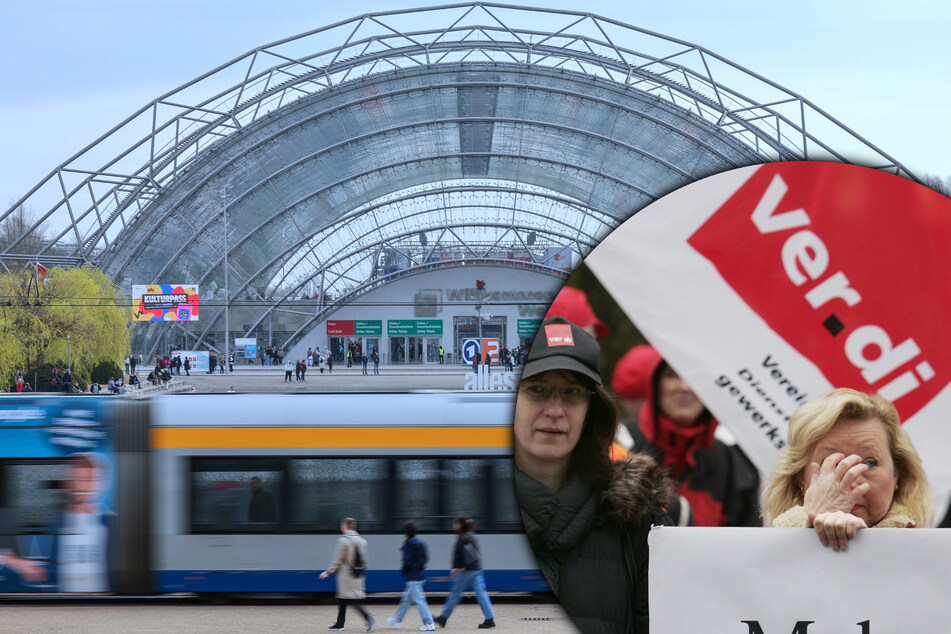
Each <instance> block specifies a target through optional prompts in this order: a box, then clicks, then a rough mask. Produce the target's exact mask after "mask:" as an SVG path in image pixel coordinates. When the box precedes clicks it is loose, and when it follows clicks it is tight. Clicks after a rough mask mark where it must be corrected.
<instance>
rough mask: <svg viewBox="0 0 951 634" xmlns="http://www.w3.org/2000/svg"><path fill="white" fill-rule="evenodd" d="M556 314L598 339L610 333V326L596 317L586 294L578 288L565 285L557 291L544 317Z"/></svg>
mask: <svg viewBox="0 0 951 634" xmlns="http://www.w3.org/2000/svg"><path fill="white" fill-rule="evenodd" d="M556 316H560V317H564V318H565V319H567V320H568V321H570V322H571V323H573V324H576V325H578V326H580V327H581V328H583V329H584V330H585V331H586V332H587V333H588V334H589V335H591V336H592V337H596V338H598V339H603V338H604V337H607V336H608V335H610V334H611V327H610V326H608V324H606V323H605V322H603V321H601V320H600V319H598V316H597V315H595V313H594V309H593V308H591V304H590V303H589V302H588V296H587V294H585V292H584V291H583V290H581V289H579V288H574V287H572V286H565V287H563V288H562V289H561V291H559V292H558V295H556V296H555V301H553V302H552V304H551V307H549V309H548V312H547V313H546V314H545V318H546V319H547V318H548V317H556Z"/></svg>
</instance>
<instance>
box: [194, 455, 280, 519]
mask: <svg viewBox="0 0 951 634" xmlns="http://www.w3.org/2000/svg"><path fill="white" fill-rule="evenodd" d="M191 476H192V483H191V484H192V486H191V488H192V514H191V518H192V521H191V525H192V532H193V533H209V532H214V533H266V532H275V531H277V530H278V529H279V528H280V516H281V508H282V496H283V489H284V474H283V471H282V470H281V465H280V462H279V461H278V460H276V459H272V458H194V459H193V460H192V474H191Z"/></svg>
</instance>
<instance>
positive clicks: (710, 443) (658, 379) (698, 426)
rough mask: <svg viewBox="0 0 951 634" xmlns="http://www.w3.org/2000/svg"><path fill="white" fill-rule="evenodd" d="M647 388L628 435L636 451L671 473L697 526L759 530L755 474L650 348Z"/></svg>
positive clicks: (673, 373) (685, 384) (667, 365)
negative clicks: (757, 527) (749, 527)
mask: <svg viewBox="0 0 951 634" xmlns="http://www.w3.org/2000/svg"><path fill="white" fill-rule="evenodd" d="M644 354H645V356H648V357H649V361H648V362H647V363H645V369H646V374H647V376H649V377H650V384H649V387H648V392H647V395H646V397H645V399H644V402H643V405H641V409H640V411H639V412H638V414H637V416H638V418H637V425H636V426H633V429H631V435H632V436H633V437H634V450H635V451H644V452H647V453H649V454H650V455H652V456H653V457H654V459H655V460H656V461H657V463H658V464H660V465H662V466H663V467H665V468H666V469H668V470H669V472H670V474H671V476H672V477H673V479H674V480H675V481H676V482H677V485H678V491H677V492H678V494H679V495H680V496H681V497H682V498H683V499H685V500H686V501H687V503H688V504H689V507H690V511H691V512H692V513H693V521H694V523H695V524H696V525H697V526H761V525H762V523H761V520H760V510H759V500H758V497H759V486H760V480H759V472H757V470H756V467H754V466H753V464H752V463H751V462H750V461H749V458H747V457H746V455H745V454H744V453H743V452H742V450H741V449H740V448H739V447H738V446H737V445H736V444H735V443H733V444H731V443H727V442H725V441H723V440H721V439H720V438H718V437H717V427H718V424H719V423H718V421H717V419H716V418H714V417H713V415H712V414H711V413H710V411H709V410H707V408H706V406H705V405H704V404H703V402H702V401H701V400H700V399H699V398H698V397H697V395H696V394H694V392H693V390H691V389H690V386H689V385H688V384H687V382H686V381H684V380H683V379H682V378H681V377H680V375H678V374H677V371H676V370H674V369H673V367H671V366H670V364H668V363H667V362H666V361H665V360H664V359H663V358H662V357H661V356H660V354H659V353H658V352H657V351H656V350H654V349H653V348H649V349H648V350H645V351H644Z"/></svg>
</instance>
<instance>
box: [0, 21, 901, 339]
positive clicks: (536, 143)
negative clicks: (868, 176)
mask: <svg viewBox="0 0 951 634" xmlns="http://www.w3.org/2000/svg"><path fill="white" fill-rule="evenodd" d="M421 14H425V16H423V15H421ZM423 17H425V19H421V18H423ZM434 23H438V24H440V26H439V27H438V28H429V29H423V30H420V29H419V25H420V24H434ZM795 159H821V160H839V161H849V162H857V163H861V164H864V165H869V166H873V167H879V168H882V169H888V170H890V171H893V172H894V173H897V174H900V175H904V176H910V175H909V174H908V173H907V171H906V170H904V168H903V167H902V166H901V165H900V164H898V163H897V162H895V161H894V160H892V159H891V158H890V157H888V156H886V155H884V154H883V153H881V152H880V151H878V150H877V149H876V148H875V147H874V146H872V145H870V144H868V143H867V142H865V141H864V140H863V139H861V138H860V137H858V136H857V135H855V134H853V133H852V132H851V131H849V130H848V129H847V128H846V127H844V126H842V125H841V124H839V123H838V122H837V121H835V120H834V119H832V118H831V117H828V116H827V115H825V113H823V112H822V111H821V110H819V109H818V108H815V107H814V106H813V105H812V104H811V103H809V102H808V101H806V100H805V99H803V98H801V97H799V96H797V95H794V94H792V93H790V92H788V91H786V90H784V89H782V88H781V87H779V86H777V85H775V84H773V83H771V82H769V81H768V80H765V79H763V78H761V77H759V76H757V75H755V74H753V73H750V72H749V71H746V70H745V69H743V68H741V67H738V66H736V65H734V64H731V63H730V62H728V61H727V60H724V59H722V58H720V57H718V56H717V55H715V54H713V53H711V52H709V51H707V50H705V49H703V48H701V47H697V46H695V45H692V44H689V43H686V42H682V41H678V40H675V39H672V38H667V37H664V36H660V35H658V34H654V33H650V32H648V31H644V30H641V29H638V28H636V27H633V26H630V25H625V24H621V23H618V22H615V21H612V20H609V19H605V18H602V17H598V16H594V15H590V14H584V13H575V12H567V11H548V10H541V9H535V8H522V7H513V6H509V5H498V4H489V3H476V4H460V5H451V6H446V7H435V8H428V9H411V10H406V11H395V12H389V13H379V14H371V15H365V16H360V17H357V18H354V19H352V20H348V21H345V22H341V23H338V24H334V25H330V26H327V27H323V28H321V29H316V30H314V31H310V32H307V33H304V34H301V35H298V36H295V37H293V38H288V39H286V40H282V41H280V42H275V43H272V44H269V45H267V46H264V47H261V48H259V49H255V50H254V51H250V52H249V53H247V54H246V55H243V56H241V57H239V58H237V59H235V60H233V61H231V62H229V63H228V64H225V65H223V66H221V67H219V68H217V69H215V70H213V71H211V72H209V73H207V74H206V75H203V76H202V77H199V78H196V79H195V80H194V81H192V82H189V83H188V84H186V85H184V86H182V87H181V88H179V89H177V90H175V91H172V92H171V93H169V94H167V95H164V96H162V97H159V98H158V99H156V100H155V101H153V102H152V103H150V104H149V105H147V106H146V107H144V108H143V109H142V110H140V111H139V112H137V113H136V114H134V115H132V116H131V117H129V118H128V119H127V120H126V121H124V122H122V123H121V124H119V125H118V126H116V127H115V128H114V129H113V130H111V131H110V132H109V133H107V134H106V135H104V136H103V137H101V138H100V139H98V140H97V141H96V142H94V143H93V144H91V145H90V146H89V147H87V148H86V149H85V150H83V151H82V152H80V153H79V154H77V155H76V156H74V157H72V158H71V159H69V160H68V161H67V162H65V163H64V164H63V165H61V166H60V167H59V168H58V169H57V170H54V172H52V173H51V174H50V175H49V176H48V177H47V178H46V179H44V180H43V181H42V182H41V183H39V184H38V185H37V186H36V187H35V188H34V189H33V190H32V191H31V192H30V193H29V195H28V196H27V197H25V198H24V199H23V200H21V201H18V202H17V203H16V204H15V205H13V207H11V209H10V210H9V211H7V212H6V214H4V216H2V217H0V221H2V220H3V218H5V217H6V215H9V214H10V213H12V212H13V211H14V210H15V209H17V208H18V207H19V206H20V205H21V204H25V205H27V206H28V207H29V208H32V209H34V210H43V212H42V214H41V215H40V217H39V218H38V219H37V223H36V224H35V225H34V226H33V227H30V228H29V229H28V230H26V231H25V232H24V234H23V235H22V236H20V238H19V239H18V240H16V241H14V243H13V244H11V245H7V246H6V248H5V249H4V251H3V252H2V253H0V261H2V262H4V264H5V265H6V264H7V263H8V262H12V261H16V260H18V259H19V260H23V259H30V260H32V259H35V258H39V259H42V260H43V262H44V263H53V264H75V263H81V262H84V261H91V262H93V263H95V264H96V265H98V266H99V267H101V268H102V269H103V270H104V271H105V272H106V273H107V274H108V275H110V277H112V279H113V280H114V282H115V283H116V284H117V285H119V286H120V287H122V288H128V287H129V286H131V285H132V284H149V283H189V284H192V283H195V284H198V285H199V287H200V289H201V294H202V300H203V302H204V305H205V307H204V308H203V313H202V321H201V322H200V326H201V327H200V330H199V331H197V332H195V331H192V334H193V335H194V336H196V337H198V338H199V341H200V343H201V344H203V345H214V343H215V338H216V337H217V335H216V332H217V331H220V330H222V323H221V322H222V317H223V313H224V306H225V305H228V306H232V307H234V306H238V305H240V306H243V307H244V308H245V311H247V310H251V313H250V314H253V315H254V317H253V319H251V321H252V322H253V323H251V324H248V323H242V324H241V329H242V330H248V331H250V330H253V329H255V328H256V327H257V326H259V325H260V324H261V323H262V322H264V321H265V320H266V319H268V318H269V316H270V315H271V314H272V312H273V311H275V310H280V309H281V307H282V306H283V307H284V308H286V307H287V306H288V305H290V304H292V303H293V302H295V301H298V300H300V299H301V298H316V300H315V301H316V307H311V308H309V310H310V312H311V314H312V315H313V317H312V318H311V319H310V320H309V321H308V323H313V321H314V320H319V319H322V318H325V317H326V316H327V315H329V314H331V313H332V312H333V311H334V310H336V309H337V308H339V307H340V306H341V305H345V304H347V303H349V302H350V301H352V300H353V299H354V298H356V297H358V296H359V295H361V294H363V293H365V292H367V291H368V290H370V289H372V288H376V287H378V286H379V285H380V284H383V283H386V282H387V281H388V280H389V279H392V277H393V276H394V275H397V274H398V275H404V274H407V273H414V272H424V271H427V270H430V269H431V268H433V267H434V266H436V265H437V264H438V266H456V265H464V264H471V263H474V262H478V263H480V264H493V265H498V266H519V267H525V266H529V267H531V268H533V269H536V270H540V271H545V272H548V273H550V274H552V275H557V276H563V275H564V270H563V265H560V264H558V265H556V264H555V263H554V262H553V261H552V260H553V258H554V257H555V256H556V255H557V257H558V258H559V260H560V259H561V258H563V257H570V258H571V260H572V262H577V261H578V260H579V259H580V258H581V257H583V256H584V255H585V254H587V252H588V251H589V250H590V249H591V248H592V247H593V246H594V245H595V244H597V242H598V241H600V240H601V239H602V238H603V237H604V236H605V235H606V234H607V233H608V232H610V230H611V229H612V228H614V227H615V226H617V225H618V224H619V223H620V222H622V221H623V220H625V219H626V218H628V217H629V216H631V215H632V214H633V213H635V212H636V211H637V210H638V209H640V208H642V207H643V206H645V205H646V204H648V203H650V202H651V201H653V200H655V199H656V198H658V197H660V196H662V195H664V194H665V193H667V192H669V191H672V190H673V189H675V188H677V187H680V186H682V185H684V184H686V183H689V182H691V181H693V180H696V179H698V178H702V177H704V176H707V175H710V174H713V173H717V172H720V171H723V170H726V169H731V168H734V167H739V166H743V165H749V164H753V163H758V162H763V161H773V160H795ZM41 225H42V226H44V227H48V226H56V227H58V230H56V231H54V232H53V233H54V237H53V239H52V240H48V241H45V242H43V243H42V244H38V245H37V241H36V240H31V239H30V237H31V235H32V234H33V233H34V232H36V231H37V230H38V229H39V228H40V226H41ZM27 245H37V246H33V247H32V248H29V249H27V248H26V247H27ZM311 303H312V304H313V302H311ZM247 314H249V313H248V312H245V313H244V315H247ZM244 321H247V318H245V319H243V322H244ZM164 326H167V324H163V325H162V326H159V325H156V324H147V323H142V324H137V325H136V330H135V335H134V337H135V341H134V342H133V346H134V348H135V349H137V350H142V351H145V352H155V351H156V350H157V346H158V345H159V340H160V337H161V333H162V332H165V331H164V330H163V328H164ZM303 332H304V328H300V329H298V330H297V331H296V332H294V333H293V334H292V336H291V338H292V339H293V338H294V337H296V336H298V335H300V334H302V333H303ZM235 334H237V336H242V334H241V332H236V333H235ZM219 348H220V346H219Z"/></svg>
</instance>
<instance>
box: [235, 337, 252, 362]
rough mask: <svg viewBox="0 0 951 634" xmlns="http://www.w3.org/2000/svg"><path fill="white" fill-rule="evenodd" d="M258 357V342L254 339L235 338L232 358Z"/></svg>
mask: <svg viewBox="0 0 951 634" xmlns="http://www.w3.org/2000/svg"><path fill="white" fill-rule="evenodd" d="M257 356H258V340H257V338H256V337H235V339H234V358H235V359H254V358H257Z"/></svg>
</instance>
